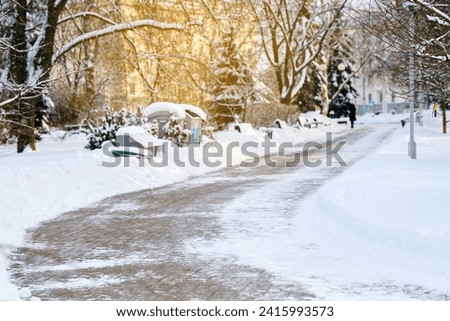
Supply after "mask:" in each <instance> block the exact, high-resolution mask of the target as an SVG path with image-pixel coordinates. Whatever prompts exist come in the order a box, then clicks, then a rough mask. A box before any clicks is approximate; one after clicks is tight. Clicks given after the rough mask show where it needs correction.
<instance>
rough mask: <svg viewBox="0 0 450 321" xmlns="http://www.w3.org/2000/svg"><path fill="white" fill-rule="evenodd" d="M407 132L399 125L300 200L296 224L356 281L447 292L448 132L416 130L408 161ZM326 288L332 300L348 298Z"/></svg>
mask: <svg viewBox="0 0 450 321" xmlns="http://www.w3.org/2000/svg"><path fill="white" fill-rule="evenodd" d="M408 133H409V132H408V129H406V128H405V129H399V130H398V131H397V132H396V135H395V136H393V137H392V138H391V139H390V141H389V143H387V144H386V145H384V146H382V147H380V148H379V149H378V150H377V151H376V152H375V153H373V154H372V155H370V156H369V157H367V158H366V159H364V160H363V161H361V162H359V163H357V164H356V165H354V166H353V167H351V168H350V169H349V170H347V171H346V172H344V174H343V175H341V176H339V177H337V178H336V179H334V180H332V181H330V182H329V183H328V184H326V185H325V186H324V187H323V188H321V189H320V190H319V191H318V192H317V193H315V194H314V195H313V196H312V197H310V198H309V199H308V200H307V201H305V202H304V203H302V204H301V205H300V206H299V208H298V215H297V217H296V227H297V228H298V232H299V233H305V234H306V235H308V237H309V238H310V242H311V243H312V244H315V246H317V249H316V252H317V253H318V255H321V256H324V257H329V258H332V262H331V263H330V264H331V265H330V266H329V267H328V269H330V268H331V269H334V270H335V271H336V273H337V274H340V273H341V275H342V276H345V275H347V277H348V278H350V279H352V280H353V282H354V283H355V284H358V283H359V284H365V283H370V282H375V281H374V280H377V279H378V280H385V282H386V283H387V284H389V282H390V281H392V280H395V281H396V282H399V283H403V284H405V285H411V286H414V287H417V288H419V289H420V288H422V289H423V291H428V290H430V289H431V290H432V291H438V292H440V293H441V294H442V293H447V294H449V293H450V283H449V282H448V280H449V279H450V270H449V269H448V267H449V266H450V256H449V255H448V249H449V248H450V216H449V215H448V213H449V209H450V208H449V206H450V203H449V202H448V195H447V194H448V191H447V187H448V186H449V184H450V163H449V162H448V159H450V137H448V136H445V135H442V134H436V133H435V131H434V130H430V129H424V128H416V141H417V148H418V159H417V160H411V159H409V158H408V156H407V142H408ZM348 271H352V275H351V276H349V275H348ZM320 273H321V271H320V270H318V271H317V272H316V275H319V274H320ZM316 286H317V284H316ZM324 288H325V289H324V293H328V295H329V296H328V297H327V298H329V299H341V298H344V299H348V298H349V297H346V296H345V295H342V296H341V297H340V296H339V295H337V294H336V293H332V291H331V290H330V288H328V289H326V287H324ZM416 290H417V289H416Z"/></svg>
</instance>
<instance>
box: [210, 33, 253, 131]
mask: <svg viewBox="0 0 450 321" xmlns="http://www.w3.org/2000/svg"><path fill="white" fill-rule="evenodd" d="M213 70H214V80H213V84H212V86H211V96H212V97H211V98H212V103H213V106H212V110H211V115H212V119H213V122H215V123H216V125H217V126H218V127H223V125H224V124H227V123H231V122H234V121H236V120H237V119H239V116H240V115H241V114H242V112H243V111H244V109H245V108H246V106H247V105H248V104H250V103H251V102H252V101H253V100H254V80H253V77H252V73H251V70H250V68H249V66H248V65H247V64H246V62H245V59H244V58H243V56H242V55H241V54H240V52H239V50H238V48H237V46H236V43H235V40H234V35H233V30H230V31H227V32H225V35H224V39H223V41H222V42H221V44H220V45H219V48H218V58H217V60H216V61H215V62H214V63H213Z"/></svg>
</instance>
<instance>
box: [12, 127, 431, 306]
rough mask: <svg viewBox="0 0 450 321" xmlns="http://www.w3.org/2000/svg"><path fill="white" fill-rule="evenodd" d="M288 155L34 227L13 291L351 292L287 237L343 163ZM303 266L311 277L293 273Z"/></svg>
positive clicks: (370, 285) (144, 294)
mask: <svg viewBox="0 0 450 321" xmlns="http://www.w3.org/2000/svg"><path fill="white" fill-rule="evenodd" d="M392 130H393V128H392V127H389V126H386V127H378V129H377V130H373V129H370V128H367V127H366V128H360V129H356V130H355V131H352V132H351V133H349V134H348V135H344V136H343V137H341V138H340V139H341V140H346V141H347V143H346V145H345V147H344V148H343V149H342V150H341V151H340V152H339V153H340V155H341V157H342V158H343V159H344V161H345V162H346V163H347V164H348V165H351V164H352V163H354V162H356V161H357V160H358V159H360V158H361V157H364V156H365V155H367V154H368V153H370V151H372V150H373V149H375V148H376V147H377V146H379V144H380V143H381V142H382V141H383V139H384V138H386V137H387V136H388V135H389V134H390V133H391V132H392ZM310 156H311V157H310V161H312V162H313V161H315V160H324V159H325V154H324V153H323V152H317V153H314V154H313V155H310ZM286 159H288V160H291V159H292V157H287V158H286V157H278V158H277V165H278V166H277V167H275V168H272V167H267V166H266V165H260V166H258V167H251V168H246V167H239V168H231V169H225V170H221V171H218V172H215V173H214V174H209V175H208V176H201V177H198V178H195V179H191V180H190V181H187V182H182V183H178V184H175V185H171V186H166V187H162V188H157V189H153V190H147V191H141V192H137V193H130V194H124V195H120V196H115V197H112V198H109V199H106V200H104V201H102V202H100V203H98V204H97V205H95V206H93V207H89V208H85V209H81V210H77V211H74V212H70V213H66V214H64V215H62V216H60V217H59V218H57V219H55V220H51V221H49V222H46V223H44V224H41V225H40V226H39V227H37V228H36V229H33V230H31V231H30V232H29V233H28V235H27V241H26V245H25V246H23V247H21V248H19V249H18V250H17V251H15V253H14V255H13V257H12V260H11V261H12V263H11V266H10V272H11V275H12V277H13V278H14V279H15V281H14V282H13V283H16V284H17V285H19V286H20V287H28V288H29V289H30V291H31V293H30V295H32V296H35V297H39V298H41V299H47V300H52V299H58V300H89V299H96V300H101V299H112V300H193V299H200V300H251V299H258V300H273V299H279V300H286V299H296V300H304V299H311V298H318V299H322V298H325V299H326V298H327V295H325V294H324V293H330V287H333V286H334V285H335V284H338V285H339V288H335V289H334V291H335V292H336V293H338V292H342V291H349V288H353V287H354V285H355V282H354V280H352V278H351V276H352V271H351V267H347V268H348V270H347V271H346V272H347V273H344V274H342V273H340V272H342V271H340V270H336V268H341V269H344V267H343V266H342V265H341V266H340V265H339V264H338V263H336V262H334V260H335V259H333V258H331V257H326V256H323V255H318V254H317V253H316V252H315V251H314V248H315V246H316V245H315V244H314V243H311V242H308V239H307V238H301V239H300V241H299V238H295V237H294V236H295V234H296V233H301V232H302V231H301V229H300V230H299V229H297V227H298V226H297V225H296V221H295V220H294V216H295V215H296V214H297V212H296V209H297V208H298V205H299V204H300V203H301V202H302V200H303V199H304V198H305V196H306V195H310V194H311V193H312V192H314V191H315V190H316V189H317V188H318V187H320V186H322V185H323V184H324V183H325V182H326V181H328V180H329V179H330V178H332V177H334V176H336V175H338V174H340V173H342V172H343V171H344V170H345V169H346V168H347V167H343V166H341V165H339V164H337V163H336V162H333V166H325V163H323V164H322V166H319V167H307V166H304V165H301V166H297V167H294V168H289V167H288V168H287V167H286V166H284V163H285V161H286ZM317 230H318V231H320V228H318V229H317ZM323 232H324V233H326V230H324V231H323ZM294 239H295V240H296V241H295V242H290V240H294ZM302 260H303V262H305V264H308V265H309V267H310V269H311V267H312V268H313V269H315V268H317V271H318V274H317V275H316V276H315V275H303V274H302V273H301V271H300V272H298V270H299V269H301V266H298V262H300V261H302ZM324 276H325V277H324ZM333 278H339V282H336V283H333V282H331V283H330V282H329V280H333ZM306 280H307V281H308V282H304V281H306ZM311 280H313V281H311ZM327 283H328V288H327ZM362 289H369V292H371V293H372V294H374V296H373V297H381V298H390V297H391V296H392V297H393V298H398V296H399V293H401V294H402V297H405V298H408V297H410V298H417V297H419V298H423V299H425V298H433V297H436V296H438V294H436V293H432V292H429V291H427V289H422V288H417V287H414V285H408V286H406V285H404V284H396V282H395V280H384V279H379V280H377V279H376V277H375V278H374V279H370V280H369V281H368V282H367V283H361V282H359V283H358V288H355V289H354V291H356V292H355V293H358V292H361V291H362ZM331 291H333V289H332V290H331ZM362 298H364V296H363V297H362Z"/></svg>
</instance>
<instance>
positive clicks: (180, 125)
mask: <svg viewBox="0 0 450 321" xmlns="http://www.w3.org/2000/svg"><path fill="white" fill-rule="evenodd" d="M163 133H164V139H168V140H171V141H173V142H174V143H176V144H180V143H182V142H184V141H185V140H186V138H187V137H188V136H189V135H190V134H191V131H190V130H189V129H185V122H184V120H182V119H181V118H180V117H178V116H177V115H175V114H173V115H172V116H170V119H169V121H168V122H167V124H166V125H165V126H164V129H163Z"/></svg>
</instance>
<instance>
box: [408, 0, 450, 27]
mask: <svg viewBox="0 0 450 321" xmlns="http://www.w3.org/2000/svg"><path fill="white" fill-rule="evenodd" d="M411 2H413V3H415V4H417V5H419V6H421V7H423V8H425V9H426V10H427V11H428V12H430V13H433V14H435V15H436V16H438V17H440V18H441V19H443V20H444V21H445V22H446V23H448V24H450V16H449V15H447V14H446V13H445V12H444V11H442V10H440V9H438V7H437V6H435V5H434V4H432V3H429V2H427V1H424V0H411Z"/></svg>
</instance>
